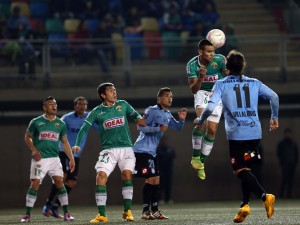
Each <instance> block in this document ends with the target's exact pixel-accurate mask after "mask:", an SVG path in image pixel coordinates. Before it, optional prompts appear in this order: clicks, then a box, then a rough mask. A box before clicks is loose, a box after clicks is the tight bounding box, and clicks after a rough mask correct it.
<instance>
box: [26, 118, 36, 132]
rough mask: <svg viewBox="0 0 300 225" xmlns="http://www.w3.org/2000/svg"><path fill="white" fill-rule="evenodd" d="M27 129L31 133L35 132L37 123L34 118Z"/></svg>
mask: <svg viewBox="0 0 300 225" xmlns="http://www.w3.org/2000/svg"><path fill="white" fill-rule="evenodd" d="M27 131H28V132H29V133H30V134H33V133H34V131H35V123H34V120H31V121H30V123H29V125H28V127H27Z"/></svg>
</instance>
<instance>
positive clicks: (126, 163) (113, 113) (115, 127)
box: [73, 83, 146, 223]
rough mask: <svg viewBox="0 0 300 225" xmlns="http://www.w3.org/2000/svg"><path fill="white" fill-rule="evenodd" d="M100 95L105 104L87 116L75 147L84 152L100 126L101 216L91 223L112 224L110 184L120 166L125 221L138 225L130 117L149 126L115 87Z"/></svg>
mask: <svg viewBox="0 0 300 225" xmlns="http://www.w3.org/2000/svg"><path fill="white" fill-rule="evenodd" d="M97 92H98V96H99V97H100V99H101V100H102V102H103V103H102V104H100V105H99V106H97V107H95V108H94V109H93V110H92V111H91V112H90V114H89V115H88V116H87V118H86V119H85V122H84V124H83V125H82V127H81V129H80V131H79V133H78V135H77V139H76V143H75V146H74V147H73V149H74V150H76V151H78V150H80V144H81V143H82V141H83V139H84V136H85V135H86V133H87V131H88V129H89V128H90V127H91V126H92V125H93V124H94V123H96V124H98V126H99V136H100V139H101V141H102V150H101V151H100V154H99V159H98V162H97V163H96V166H95V169H96V171H97V176H96V195H95V198H96V203H97V207H98V212H99V213H98V214H97V216H96V218H95V219H92V220H91V221H90V222H91V223H100V222H107V220H108V219H107V216H106V200H107V191H106V183H107V180H108V177H109V175H110V174H111V173H112V172H113V170H114V168H115V166H116V165H117V164H118V166H119V168H120V170H121V176H122V181H123V184H122V195H123V199H124V212H123V219H124V220H127V221H134V217H133V216H132V212H131V205H132V196H133V185H132V172H133V170H134V166H135V156H134V152H133V148H132V142H131V135H130V132H129V126H128V120H127V117H130V118H131V119H133V120H134V121H135V122H136V124H137V125H140V126H145V125H146V122H145V120H144V119H143V118H142V116H141V115H140V114H139V113H138V112H137V111H135V110H134V108H132V106H131V105H130V104H129V103H127V102H126V101H125V100H117V91H116V88H115V86H114V84H112V83H102V84H100V85H99V86H98V88H97Z"/></svg>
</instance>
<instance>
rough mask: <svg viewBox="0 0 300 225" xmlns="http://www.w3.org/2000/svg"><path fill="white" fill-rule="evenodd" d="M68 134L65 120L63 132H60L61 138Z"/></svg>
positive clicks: (62, 127)
mask: <svg viewBox="0 0 300 225" xmlns="http://www.w3.org/2000/svg"><path fill="white" fill-rule="evenodd" d="M65 135H67V126H66V124H65V123H64V121H61V132H60V138H61V137H63V136H65Z"/></svg>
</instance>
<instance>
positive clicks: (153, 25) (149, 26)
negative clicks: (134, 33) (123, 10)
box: [141, 17, 159, 32]
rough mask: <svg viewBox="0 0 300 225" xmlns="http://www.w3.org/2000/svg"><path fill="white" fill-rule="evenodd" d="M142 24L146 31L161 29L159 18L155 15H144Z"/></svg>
mask: <svg viewBox="0 0 300 225" xmlns="http://www.w3.org/2000/svg"><path fill="white" fill-rule="evenodd" d="M141 26H142V28H143V31H144V32H147V31H159V25H158V22H157V19H156V18H154V17H142V18H141Z"/></svg>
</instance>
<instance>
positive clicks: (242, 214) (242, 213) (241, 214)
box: [233, 204, 250, 223]
mask: <svg viewBox="0 0 300 225" xmlns="http://www.w3.org/2000/svg"><path fill="white" fill-rule="evenodd" d="M249 214H250V207H249V205H248V204H246V205H244V206H243V207H241V208H240V209H239V211H238V213H237V214H236V215H235V217H234V219H233V222H235V223H242V222H244V220H245V219H246V217H247V216H248V215H249Z"/></svg>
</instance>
